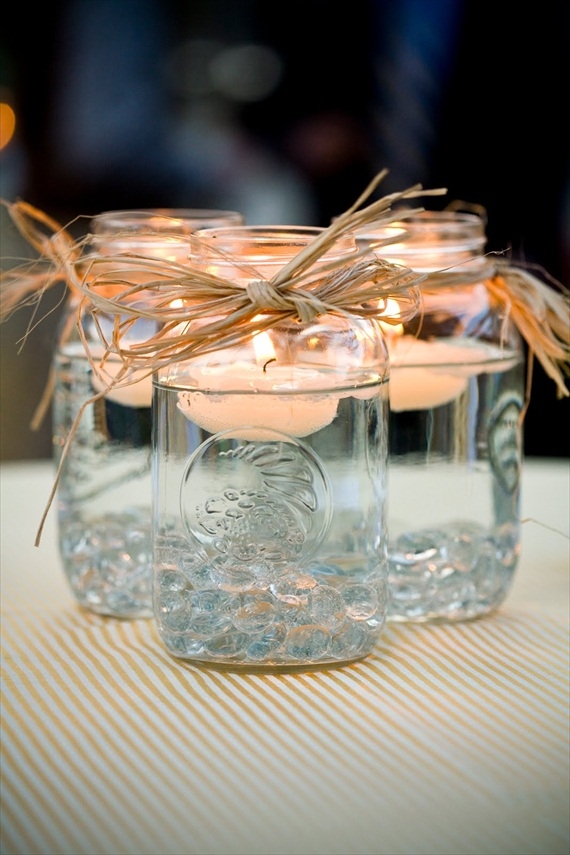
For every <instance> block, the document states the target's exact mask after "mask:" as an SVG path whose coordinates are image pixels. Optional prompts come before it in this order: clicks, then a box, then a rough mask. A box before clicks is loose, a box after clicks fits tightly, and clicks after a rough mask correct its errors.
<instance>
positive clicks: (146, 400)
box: [52, 209, 243, 618]
mask: <svg viewBox="0 0 570 855" xmlns="http://www.w3.org/2000/svg"><path fill="white" fill-rule="evenodd" d="M240 223H243V217H242V216H241V214H239V213H237V212H233V211H215V210H212V211H210V210H201V209H197V210H195V209H190V210H186V209H184V210H181V209H174V210H165V209H160V210H153V211H140V210H138V211H109V212H105V213H102V214H99V215H98V216H96V217H94V218H93V219H92V221H91V223H90V228H91V234H90V235H89V236H88V240H87V243H86V247H87V248H86V250H85V260H84V270H85V276H89V275H90V273H89V270H90V265H91V264H92V262H93V259H94V258H97V259H108V265H107V266H106V268H107V269H106V273H107V274H108V279H109V282H108V283H107V284H104V283H102V284H101V286H100V287H98V289H97V290H98V293H99V294H103V293H105V289H107V291H108V292H109V293H112V292H116V291H117V289H119V290H121V289H123V288H127V287H128V286H129V285H133V284H136V283H137V282H138V283H140V282H143V281H145V280H147V281H148V279H149V278H150V279H152V278H153V277H156V278H160V276H161V275H164V273H165V270H166V267H167V266H168V265H172V264H173V263H175V264H178V265H180V266H181V268H182V269H183V266H184V264H185V263H187V262H188V257H189V254H190V242H189V239H190V234H191V233H192V232H193V231H195V230H196V229H199V228H203V227H205V226H208V225H209V226H214V225H222V224H226V225H231V224H240ZM141 259H142V261H141ZM148 259H153V260H154V263H155V265H156V266H155V268H151V270H150V271H149V269H148V268H149V261H148ZM101 269H102V268H101V265H99V267H98V271H99V272H100V271H101ZM104 278H105V276H103V279H104ZM111 283H113V284H111ZM80 305H82V304H81V302H80V295H79V294H76V293H75V292H74V291H73V289H72V286H71V285H70V294H69V298H68V303H67V307H66V310H65V312H64V314H63V317H62V321H61V328H60V332H59V336H58V342H57V345H56V351H55V355H54V366H53V367H54V392H53V407H52V419H53V447H54V459H55V463H56V465H59V464H60V462H61V460H62V452H63V449H64V446H65V443H66V439H67V438H68V436H69V434H70V431H71V429H72V426H73V424H74V420H75V419H76V416H77V415H78V413H79V412H80V410H81V408H82V407H84V408H85V410H84V413H83V415H82V417H81V421H80V422H79V424H78V426H77V429H76V431H75V434H74V437H73V441H72V442H71V444H70V445H69V448H68V449H67V450H66V454H65V457H64V459H63V463H62V471H61V477H60V480H59V484H58V490H57V523H58V543H59V550H60V555H61V559H62V563H63V568H64V571H65V575H66V578H67V580H68V583H69V586H70V588H71V591H72V593H73V595H74V597H75V599H76V600H77V602H78V603H79V605H80V606H82V607H83V608H85V609H88V610H90V611H92V612H96V613H98V614H103V615H111V616H114V617H120V618H137V617H150V616H151V615H152V603H151V598H152V582H151V572H152V571H151V520H150V505H151V483H150V440H151V398H152V384H151V380H150V378H149V377H146V376H143V374H142V373H141V376H140V379H138V380H137V382H134V383H132V384H131V385H129V386H127V387H125V388H122V389H110V390H109V391H108V392H107V394H104V395H102V396H101V397H100V398H99V399H98V400H95V401H93V402H91V403H90V399H91V398H92V397H93V396H94V395H95V394H96V393H99V392H101V391H105V377H103V378H101V377H100V376H99V375H98V373H97V372H94V371H93V365H92V362H91V361H90V359H89V357H88V355H87V351H86V347H85V343H86V344H87V347H88V349H89V352H90V356H91V359H92V360H95V363H97V359H98V357H100V356H101V355H102V354H103V346H102V344H101V341H100V338H99V334H98V326H97V324H95V322H94V320H93V316H92V314H91V312H90V311H89V310H88V309H87V308H85V309H82V308H80ZM107 320H108V323H107V332H108V331H109V330H110V329H112V324H113V319H112V318H111V317H110V316H109V318H108V319H107ZM105 322H106V319H105V317H104V316H103V317H102V318H101V317H100V318H99V321H98V323H99V324H100V325H103V326H104V325H105ZM78 324H79V325H80V327H81V331H82V334H83V336H84V340H83V339H82V337H81V335H80V332H79V326H78ZM154 327H155V325H153V324H152V323H149V322H146V321H144V320H143V319H141V320H137V322H136V323H135V324H134V326H133V327H132V329H131V330H130V332H129V335H128V340H130V341H137V340H140V339H144V338H146V337H148V336H149V335H150V334H152V333H153V332H154V331H155V329H154ZM120 366H121V363H120V362H119V361H118V360H117V361H113V359H112V358H111V359H109V360H107V361H106V362H105V367H104V371H105V376H106V377H112V376H113V375H115V374H117V372H118V370H119V368H120Z"/></svg>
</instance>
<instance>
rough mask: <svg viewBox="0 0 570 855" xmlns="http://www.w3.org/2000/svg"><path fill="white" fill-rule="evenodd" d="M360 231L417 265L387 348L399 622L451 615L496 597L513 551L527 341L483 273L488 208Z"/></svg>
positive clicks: (475, 612)
mask: <svg viewBox="0 0 570 855" xmlns="http://www.w3.org/2000/svg"><path fill="white" fill-rule="evenodd" d="M358 240H359V242H361V243H363V244H366V245H368V246H374V247H375V251H376V252H377V254H378V255H380V256H382V257H383V258H386V259H388V260H390V261H393V262H394V263H398V264H404V265H407V266H409V267H410V268H412V269H413V270H415V271H416V272H418V273H422V274H425V275H426V279H425V281H424V282H423V283H422V284H421V286H420V289H421V308H420V311H419V312H418V313H417V314H416V315H415V317H414V318H412V319H411V320H410V321H407V322H405V323H402V324H393V325H390V326H387V327H386V337H387V343H388V349H389V352H390V417H389V425H390V427H389V436H390V444H389V491H390V502H389V513H388V527H389V547H388V553H389V570H388V576H389V589H390V601H389V607H388V617H389V619H391V620H395V621H429V620H446V621H458V620H463V619H466V618H475V617H478V616H480V615H485V614H487V613H489V612H491V611H493V610H494V609H497V608H498V607H499V606H500V605H501V603H503V601H504V600H505V598H506V596H507V594H508V592H509V589H510V587H511V584H512V582H513V577H514V574H515V570H516V567H517V563H518V560H519V556H520V549H521V534H520V526H521V521H520V485H521V465H522V449H523V438H522V432H523V428H522V422H523V404H524V396H525V370H524V350H523V344H522V340H521V337H520V335H519V332H518V330H517V328H516V327H515V325H514V323H513V322H512V321H511V319H510V318H509V314H508V310H507V309H506V307H505V305H503V304H500V303H498V302H496V301H495V300H494V299H493V297H492V295H491V289H489V288H488V287H487V283H489V282H490V281H492V278H493V277H494V276H495V274H496V267H495V261H494V258H493V256H488V255H485V253H484V247H485V244H486V234H485V220H484V219H483V217H482V216H480V215H479V214H476V213H472V212H469V213H468V212H465V213H464V212H461V211H452V210H450V211H425V212H422V213H418V214H416V215H414V216H412V217H411V218H410V219H403V220H402V222H394V223H392V224H390V225H389V226H388V227H382V228H379V229H376V230H374V229H371V228H368V229H367V230H363V231H362V232H361V233H359V235H358Z"/></svg>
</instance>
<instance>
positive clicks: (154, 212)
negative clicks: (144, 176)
mask: <svg viewBox="0 0 570 855" xmlns="http://www.w3.org/2000/svg"><path fill="white" fill-rule="evenodd" d="M243 222H244V216H243V214H241V213H240V212H239V211H232V210H225V209H216V208H133V209H128V208H126V209H124V210H116V211H102V212H101V213H99V214H96V215H95V216H94V217H92V218H91V229H92V232H93V234H94V235H96V236H106V235H109V234H111V235H112V234H113V233H115V232H127V233H129V232H134V233H137V234H138V233H141V232H142V233H144V232H149V233H156V232H166V233H169V232H172V233H177V234H180V233H181V232H184V233H193V232H195V231H197V230H198V229H202V228H207V227H218V226H223V225H228V226H232V227H233V226H238V225H241V224H242V223H243Z"/></svg>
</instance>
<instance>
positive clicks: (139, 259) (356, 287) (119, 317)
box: [0, 170, 570, 545]
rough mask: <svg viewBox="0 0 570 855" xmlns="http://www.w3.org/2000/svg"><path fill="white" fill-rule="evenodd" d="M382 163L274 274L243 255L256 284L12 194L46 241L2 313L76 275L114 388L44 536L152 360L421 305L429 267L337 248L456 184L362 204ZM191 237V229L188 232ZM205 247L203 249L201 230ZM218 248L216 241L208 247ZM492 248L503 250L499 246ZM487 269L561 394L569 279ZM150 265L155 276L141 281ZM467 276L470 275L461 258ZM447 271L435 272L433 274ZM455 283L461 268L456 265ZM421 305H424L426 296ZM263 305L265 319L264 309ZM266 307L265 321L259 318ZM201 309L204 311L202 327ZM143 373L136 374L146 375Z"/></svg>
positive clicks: (94, 362)
mask: <svg viewBox="0 0 570 855" xmlns="http://www.w3.org/2000/svg"><path fill="white" fill-rule="evenodd" d="M386 174H387V170H383V171H382V172H380V173H379V174H378V175H377V176H376V177H375V178H374V179H373V181H372V182H371V183H370V184H369V185H368V187H367V188H366V190H365V191H364V192H363V193H362V194H361V196H360V197H359V198H358V199H357V200H356V202H355V203H354V205H352V206H351V207H350V208H349V209H348V210H347V211H346V212H345V213H344V214H342V215H341V216H340V217H338V218H337V219H335V220H334V222H333V223H332V224H331V225H330V226H329V227H328V228H327V229H324V230H323V231H322V233H320V234H319V235H318V236H317V237H316V238H315V239H314V240H313V241H312V242H310V243H309V244H308V245H307V246H306V247H304V248H303V249H302V250H301V251H300V252H299V253H298V254H297V255H296V256H295V257H294V258H293V259H292V260H291V261H290V262H289V263H288V264H287V265H285V266H284V267H283V268H282V269H281V270H280V271H279V272H278V273H277V274H276V275H275V276H274V277H273V278H272V279H271V280H269V281H266V280H263V279H262V278H261V277H260V276H259V272H258V271H257V270H255V269H253V268H244V267H243V262H240V261H238V260H232V259H230V260H231V261H233V263H235V265H236V266H238V267H240V268H241V269H242V270H243V271H244V273H246V274H247V275H248V278H249V281H248V284H247V285H246V286H245V287H244V286H243V285H239V284H236V282H235V281H233V280H229V279H224V278H222V277H219V276H214V275H212V274H210V273H207V272H205V271H204V270H202V269H200V268H199V267H197V266H196V265H193V264H192V262H191V260H190V259H189V262H188V264H180V263H176V262H170V261H165V260H163V259H157V258H149V257H145V256H142V255H134V254H133V255H129V257H128V258H126V257H125V255H120V256H116V257H112V256H107V255H105V256H101V255H97V253H94V252H93V250H92V243H91V242H92V236H89V235H88V236H87V237H86V238H84V239H83V240H82V241H74V240H73V239H72V237H71V236H70V235H69V233H68V231H67V230H65V229H62V228H61V227H60V226H59V224H57V223H55V221H53V220H52V219H51V218H49V217H48V216H47V215H45V214H43V213H42V212H41V211H38V210H37V209H35V208H33V207H32V206H30V205H28V204H26V203H24V202H16V203H7V202H5V201H3V202H2V204H4V205H6V207H7V208H8V211H9V213H10V216H11V217H12V220H13V222H14V223H15V225H16V226H17V228H18V230H19V231H20V233H21V234H22V235H23V236H24V237H25V238H26V239H27V240H28V242H29V243H30V244H31V245H32V246H33V247H34V248H35V249H36V250H37V251H38V253H39V254H40V258H39V259H38V260H37V261H34V262H26V263H25V264H23V265H20V266H18V267H15V268H14V267H13V268H11V269H10V270H8V271H7V272H5V273H2V274H1V278H0V320H2V321H3V320H5V319H6V318H7V317H9V316H10V315H11V314H12V312H13V311H15V310H16V309H18V308H20V307H22V306H24V305H34V306H38V305H39V303H40V301H41V297H42V296H43V294H44V292H45V291H46V290H47V289H48V288H50V287H52V285H54V284H55V283H56V282H59V281H61V280H63V281H65V282H66V284H67V286H68V288H69V290H70V292H72V293H74V294H75V295H76V296H77V297H78V304H77V328H78V330H79V333H80V335H82V340H83V344H84V347H85V352H86V355H87V358H88V359H89V360H90V362H91V366H92V368H93V370H94V372H95V374H96V375H97V376H98V377H99V380H100V383H101V384H102V385H103V387H104V389H103V391H101V392H99V393H98V394H96V395H94V396H93V397H92V398H91V399H90V400H89V401H86V402H85V403H84V405H83V406H82V408H81V409H80V411H79V413H78V415H77V417H76V419H75V421H74V424H73V426H72V429H71V431H70V434H69V436H68V437H67V441H66V444H65V447H64V449H63V454H62V456H61V460H60V464H59V468H58V472H57V474H56V479H55V483H54V486H53V489H52V493H51V495H50V497H49V499H48V504H47V507H46V509H45V512H44V515H43V517H42V520H41V523H40V527H39V530H38V535H37V538H36V545H38V543H39V541H40V537H41V531H42V528H43V524H44V521H45V518H46V515H47V512H48V510H49V508H50V506H51V503H52V501H53V498H54V496H55V492H56V489H57V484H58V482H59V477H60V473H61V470H62V465H63V462H64V459H65V454H66V451H67V449H68V447H69V444H70V443H71V441H72V439H73V435H74V433H75V430H76V428H77V426H78V425H79V423H80V421H81V418H82V416H83V413H84V411H85V409H86V408H87V407H88V406H89V405H90V404H91V403H93V402H95V401H96V400H98V399H99V398H101V397H103V396H104V395H105V394H107V392H108V391H109V390H110V389H111V388H113V387H117V386H120V385H123V386H124V385H129V384H130V383H133V382H138V381H139V380H140V379H141V373H140V372H141V371H143V372H145V373H147V374H152V373H154V372H155V371H156V370H157V369H159V368H162V367H164V366H166V365H169V364H171V363H174V362H179V361H182V360H185V359H189V358H192V357H193V356H197V355H200V354H205V353H210V352H213V351H216V350H220V349H223V348H226V347H231V346H232V345H235V344H238V343H240V342H242V341H244V340H245V339H247V338H249V337H250V336H251V335H252V331H253V330H255V332H260V331H262V330H264V329H268V328H270V327H271V326H274V325H276V324H278V323H281V322H282V321H284V320H287V319H296V320H299V321H301V322H308V321H310V320H311V319H313V318H315V317H316V316H318V315H320V314H325V313H333V314H342V315H344V316H348V317H350V316H356V317H378V316H379V315H380V314H382V321H383V322H385V323H391V322H393V323H398V324H400V323H402V322H404V321H405V320H406V319H409V318H410V317H412V316H413V315H414V314H415V313H416V312H417V311H418V307H420V300H419V291H418V288H417V286H418V285H419V284H421V282H422V281H423V280H424V279H426V277H425V276H423V275H419V274H417V273H415V272H414V271H412V270H409V269H407V268H403V267H400V266H398V265H394V264H391V263H390V262H388V261H386V260H385V259H382V257H381V249H380V250H379V251H377V252H371V251H370V250H369V249H366V250H362V251H361V252H359V253H358V255H356V256H355V255H352V256H351V260H350V263H349V264H347V261H346V258H345V259H342V258H336V259H335V260H331V259H330V257H329V258H327V257H326V253H327V252H328V251H329V250H331V249H333V248H334V246H335V244H336V243H337V242H338V241H339V240H340V239H341V238H342V237H343V236H344V235H346V234H348V233H353V232H356V231H359V230H361V229H362V228H363V226H366V225H369V224H371V223H373V224H374V227H375V228H376V227H383V226H384V225H387V224H389V223H391V222H393V221H395V220H396V219H398V220H401V219H402V218H403V217H412V216H414V215H415V214H417V213H419V212H420V211H421V210H423V209H422V208H416V209H409V210H406V211H405V212H404V213H402V210H398V211H394V205H396V204H397V203H400V202H402V201H404V200H408V199H412V198H417V197H419V196H434V195H443V194H444V193H445V192H446V191H445V189H435V190H423V188H422V186H421V185H420V184H418V185H414V186H413V187H410V188H408V189H407V190H404V191H402V192H400V193H393V194H390V195H388V196H385V197H383V198H381V199H379V200H378V201H376V202H373V203H371V204H369V205H368V206H366V207H364V208H362V207H361V206H362V205H363V203H364V202H365V201H366V200H367V199H368V198H369V197H370V195H371V194H372V193H373V192H374V190H375V189H376V187H377V186H378V184H379V183H380V182H381V181H382V180H383V178H384V177H385V175H386ZM183 237H184V239H187V236H183ZM192 240H193V241H195V242H197V244H198V245H197V246H195V247H194V249H195V250H196V249H197V250H198V252H199V239H198V238H196V237H193V238H192ZM208 251H209V252H211V251H212V249H211V247H208ZM490 255H493V254H492V253H490ZM492 270H493V273H492V275H490V276H489V278H488V279H487V280H486V285H487V288H488V290H489V293H490V294H491V297H492V299H494V300H495V301H496V303H497V304H498V305H499V306H500V308H501V311H502V313H503V316H504V318H505V323H507V322H508V320H509V319H512V321H513V322H514V324H515V325H516V326H517V328H518V329H519V331H520V333H521V335H522V336H523V338H524V340H525V341H526V343H527V345H528V353H529V377H528V383H527V405H528V399H529V395H530V377H531V373H532V360H533V358H534V357H536V358H537V359H538V360H539V362H540V363H541V365H542V366H543V368H544V370H545V372H546V373H547V375H548V376H549V377H550V378H551V379H552V380H553V381H554V382H555V384H556V387H557V391H558V396H559V397H563V396H564V397H566V396H568V395H569V394H570V393H569V391H568V389H567V387H566V384H565V380H564V378H565V376H568V375H569V373H570V372H569V368H568V366H569V360H570V324H569V306H570V302H569V298H568V291H567V290H566V289H564V288H563V287H562V286H561V285H560V283H553V284H556V285H558V286H559V290H558V291H557V290H555V289H554V288H552V287H550V285H547V284H545V283H544V282H542V281H541V280H539V279H538V278H536V277H535V276H533V275H532V274H531V273H530V272H528V271H527V270H524V269H522V268H518V267H514V266H512V265H509V264H506V263H504V262H502V261H499V262H497V264H496V265H492ZM141 274H142V275H143V277H144V280H145V281H144V282H143V283H142V284H141V283H140V282H139V283H134V280H135V279H140V275H141ZM457 276H458V280H457V281H461V282H464V281H465V278H464V275H463V273H462V271H461V270H458V272H457ZM437 277H438V274H433V275H430V276H429V277H428V281H429V282H430V284H431V283H432V282H435V281H436V280H437ZM445 281H446V282H447V283H449V281H450V278H449V271H445ZM391 296H392V297H396V300H397V304H398V310H397V315H396V316H394V317H390V315H389V314H387V313H386V309H385V307H386V305H387V300H388V298H389V297H391ZM420 308H421V307H420ZM86 311H89V312H90V313H91V314H92V316H93V318H94V321H95V324H96V326H97V329H98V332H99V336H100V343H101V344H102V346H103V350H104V356H103V358H101V356H100V354H99V355H98V356H97V357H94V356H93V355H92V354H91V349H90V344H89V342H88V341H87V339H86V338H85V336H84V335H83V333H82V329H81V323H80V319H81V315H82V314H83V313H84V312H86ZM260 315H262V316H263V320H261V319H260ZM109 316H111V317H112V318H113V319H114V320H113V324H112V332H111V334H109V333H107V332H105V331H104V325H103V324H102V323H100V319H101V318H102V317H105V318H106V319H108V318H109ZM141 318H146V319H150V320H153V321H156V323H157V327H158V332H156V334H155V335H153V336H151V337H149V338H148V339H147V340H145V341H143V342H138V343H136V344H127V343H126V338H127V334H128V332H129V330H130V329H131V327H132V325H133V324H134V323H136V321H137V320H139V319H141ZM254 319H255V326H253V325H252V321H253V320H254ZM189 320H201V321H203V323H202V324H200V325H199V326H198V327H196V326H191V325H189V324H188V321H189ZM110 356H115V357H117V356H118V357H119V358H120V360H121V362H122V367H121V369H120V370H119V371H118V372H113V373H112V375H109V374H108V373H107V372H106V371H105V362H106V360H107V359H108V358H109V357H110ZM135 375H136V376H135ZM50 397H51V390H50V388H49V385H48V389H47V390H46V394H45V395H44V398H43V400H42V402H41V403H40V407H39V408H38V411H37V413H36V416H35V424H37V423H38V421H39V418H40V416H41V415H42V414H43V412H45V409H46V406H47V404H48V403H49V400H50Z"/></svg>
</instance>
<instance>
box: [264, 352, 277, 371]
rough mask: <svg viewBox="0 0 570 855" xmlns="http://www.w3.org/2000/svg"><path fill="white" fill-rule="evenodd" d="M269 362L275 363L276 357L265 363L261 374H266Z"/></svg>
mask: <svg viewBox="0 0 570 855" xmlns="http://www.w3.org/2000/svg"><path fill="white" fill-rule="evenodd" d="M270 362H277V359H276V357H275V356H273V357H272V358H271V359H268V360H267V362H266V363H265V365H264V366H263V373H264V374H266V373H267V372H266V368H267V366H268V365H269V363H270Z"/></svg>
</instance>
